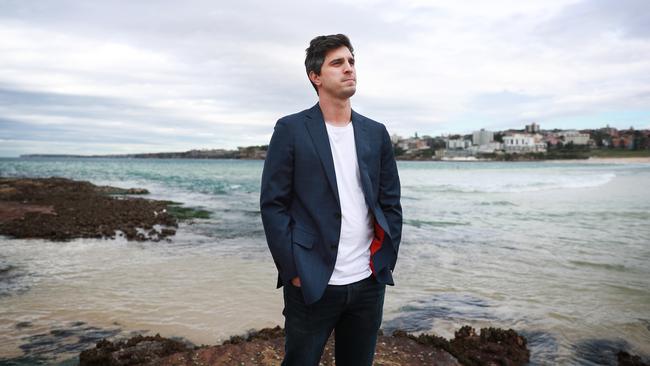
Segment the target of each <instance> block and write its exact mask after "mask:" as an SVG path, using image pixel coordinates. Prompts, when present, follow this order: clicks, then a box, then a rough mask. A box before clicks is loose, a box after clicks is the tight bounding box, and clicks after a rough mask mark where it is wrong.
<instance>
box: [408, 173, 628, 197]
mask: <svg viewBox="0 0 650 366" xmlns="http://www.w3.org/2000/svg"><path fill="white" fill-rule="evenodd" d="M441 173H442V174H439V175H436V176H435V177H431V178H430V179H428V180H427V179H414V180H412V179H408V180H406V179H404V180H403V182H404V183H405V185H406V186H407V187H408V186H410V185H409V184H408V181H409V180H410V181H412V182H415V181H417V182H418V184H417V185H414V186H410V188H414V189H416V190H418V189H423V190H425V191H434V192H463V193H519V192H536V191H545V190H555V189H579V188H591V187H598V186H602V185H605V184H607V183H609V182H610V181H612V180H613V179H614V178H615V177H616V174H614V173H600V172H598V173H582V174H576V173H573V174H567V173H566V172H563V173H562V174H560V173H555V174H554V173H551V174H549V173H533V172H531V173H530V174H521V173H519V172H516V173H515V172H493V171H490V172H472V173H471V174H469V172H463V173H461V174H453V175H452V174H448V173H447V174H445V173H446V172H441Z"/></svg>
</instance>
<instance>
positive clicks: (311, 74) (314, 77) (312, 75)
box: [309, 71, 321, 86]
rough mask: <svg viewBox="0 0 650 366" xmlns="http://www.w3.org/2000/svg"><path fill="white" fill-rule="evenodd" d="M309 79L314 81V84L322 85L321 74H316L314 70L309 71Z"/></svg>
mask: <svg viewBox="0 0 650 366" xmlns="http://www.w3.org/2000/svg"><path fill="white" fill-rule="evenodd" d="M309 80H310V81H311V82H312V83H314V85H316V86H320V85H321V81H320V75H317V74H316V73H315V72H313V71H310V72H309Z"/></svg>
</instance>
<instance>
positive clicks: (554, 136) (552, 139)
mask: <svg viewBox="0 0 650 366" xmlns="http://www.w3.org/2000/svg"><path fill="white" fill-rule="evenodd" d="M544 141H545V142H546V143H547V144H548V145H550V146H556V145H558V144H560V143H561V144H562V145H567V144H572V145H583V146H584V145H589V143H590V141H591V135H589V134H588V133H582V132H579V131H576V130H565V131H557V132H549V133H547V134H546V135H545V136H544Z"/></svg>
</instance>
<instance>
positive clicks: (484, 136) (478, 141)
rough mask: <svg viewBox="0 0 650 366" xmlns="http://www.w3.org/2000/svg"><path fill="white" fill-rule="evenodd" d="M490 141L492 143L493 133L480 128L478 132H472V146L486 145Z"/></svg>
mask: <svg viewBox="0 0 650 366" xmlns="http://www.w3.org/2000/svg"><path fill="white" fill-rule="evenodd" d="M492 141H494V132H492V131H486V130H485V129H483V128H481V130H480V131H474V133H473V134H472V145H478V146H481V145H487V144H489V143H490V142H492Z"/></svg>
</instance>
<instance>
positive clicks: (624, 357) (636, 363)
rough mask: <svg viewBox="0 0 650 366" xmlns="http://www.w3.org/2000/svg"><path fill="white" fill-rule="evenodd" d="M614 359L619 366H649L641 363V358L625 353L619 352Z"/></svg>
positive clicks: (649, 365)
mask: <svg viewBox="0 0 650 366" xmlns="http://www.w3.org/2000/svg"><path fill="white" fill-rule="evenodd" d="M616 358H617V359H618V365H619V366H650V363H647V362H643V360H642V359H641V357H639V356H636V355H631V354H629V353H627V352H625V351H619V352H618V354H617V355H616Z"/></svg>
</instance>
